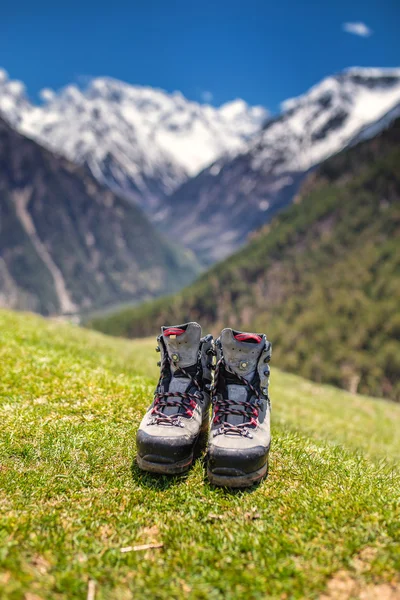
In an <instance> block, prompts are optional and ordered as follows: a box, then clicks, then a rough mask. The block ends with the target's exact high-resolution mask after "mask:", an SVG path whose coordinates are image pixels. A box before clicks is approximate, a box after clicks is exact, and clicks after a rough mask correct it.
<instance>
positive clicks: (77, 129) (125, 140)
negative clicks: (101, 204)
mask: <svg viewBox="0 0 400 600" xmlns="http://www.w3.org/2000/svg"><path fill="white" fill-rule="evenodd" d="M42 99H43V100H44V104H43V105H41V106H34V105H32V104H30V103H29V101H28V100H27V98H26V96H25V91H24V86H23V84H21V82H17V81H10V80H8V78H7V75H6V73H5V72H4V71H2V72H1V74H0V112H1V113H2V114H3V115H4V116H5V117H6V119H7V120H8V121H9V122H10V123H11V124H12V125H14V126H16V127H17V128H18V129H19V130H20V131H21V132H22V133H24V134H25V135H28V136H29V137H32V138H34V139H36V140H37V141H39V142H40V143H42V144H43V145H45V146H47V147H48V148H50V149H52V150H54V151H56V152H58V153H60V154H62V155H64V156H66V157H67V158H69V159H70V160H72V161H74V162H76V163H78V164H83V163H86V164H87V165H88V166H89V167H90V169H91V171H92V172H93V174H94V175H95V177H96V178H97V179H98V180H100V181H101V182H103V183H106V184H107V185H109V187H111V188H112V189H114V190H116V191H118V192H123V193H124V195H127V196H130V197H132V198H133V199H134V200H135V201H137V202H138V203H139V204H140V205H141V206H142V207H143V208H144V209H145V210H147V211H148V212H154V209H155V208H156V207H158V205H159V203H160V201H161V200H162V199H163V198H164V196H165V195H166V194H170V193H171V192H173V191H174V190H175V189H176V188H177V187H178V186H179V185H180V184H181V183H182V182H184V181H185V180H186V179H187V178H188V177H190V176H193V175H195V174H196V173H198V172H199V171H200V170H201V169H203V168H204V167H206V166H207V165H208V164H210V163H211V162H213V161H214V160H215V159H216V158H218V157H219V156H221V155H222V154H232V153H237V152H238V151H240V150H241V149H243V148H244V144H245V143H246V142H248V141H249V140H250V139H251V137H252V136H253V135H254V134H255V133H256V132H258V131H259V130H260V129H261V127H262V125H263V124H264V123H265V121H266V118H267V111H266V110H265V109H264V108H262V107H257V106H256V107H250V106H248V105H247V104H246V103H245V102H244V101H243V100H235V101H233V102H230V103H228V104H225V105H223V106H221V107H220V108H214V107H212V106H210V105H207V104H198V103H196V102H190V101H189V100H187V99H186V98H185V97H184V96H183V95H182V94H181V93H179V92H175V93H173V94H168V93H166V92H164V91H162V90H157V89H153V88H148V87H139V86H132V85H129V84H127V83H123V82H121V81H117V80H114V79H110V78H96V79H93V80H92V81H91V82H90V83H89V84H88V86H87V88H86V89H84V90H81V89H79V88H78V87H76V86H75V85H69V86H67V87H66V88H64V89H63V90H61V91H60V92H59V93H55V92H53V91H52V90H49V89H45V90H42Z"/></svg>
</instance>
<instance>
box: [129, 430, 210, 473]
mask: <svg viewBox="0 0 400 600" xmlns="http://www.w3.org/2000/svg"><path fill="white" fill-rule="evenodd" d="M207 439H208V421H207V423H206V427H204V425H203V426H202V429H201V430H200V433H199V435H198V436H197V439H196V441H195V443H194V444H193V452H192V454H190V455H189V456H188V457H187V458H185V459H183V460H180V461H178V462H174V463H166V462H165V458H164V457H163V456H157V455H156V454H151V455H146V456H140V454H137V455H136V462H137V465H138V467H139V469H142V471H148V472H149V473H158V474H160V475H180V474H181V473H185V472H186V471H188V470H189V469H190V467H191V466H192V464H193V461H194V460H195V459H196V458H198V457H199V456H200V454H201V453H202V451H203V450H204V449H205V447H206V445H207Z"/></svg>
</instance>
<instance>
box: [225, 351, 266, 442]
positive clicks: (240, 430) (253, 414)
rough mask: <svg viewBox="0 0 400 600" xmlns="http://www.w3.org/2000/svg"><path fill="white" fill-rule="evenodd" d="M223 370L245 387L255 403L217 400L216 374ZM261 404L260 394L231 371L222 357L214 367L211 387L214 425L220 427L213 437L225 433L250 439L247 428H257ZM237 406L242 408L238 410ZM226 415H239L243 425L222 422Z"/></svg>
mask: <svg viewBox="0 0 400 600" xmlns="http://www.w3.org/2000/svg"><path fill="white" fill-rule="evenodd" d="M221 367H223V368H224V370H225V371H227V372H228V373H231V375H234V376H235V378H236V379H238V380H239V381H241V382H242V383H243V384H244V385H245V387H246V388H247V389H249V390H251V391H252V392H253V394H254V395H255V397H256V399H257V400H256V402H252V401H251V400H242V401H240V400H229V398H218V395H217V393H216V391H217V389H216V388H217V382H218V374H219V371H220V369H221ZM260 404H261V397H260V392H259V391H258V390H257V388H255V387H254V386H253V385H252V384H251V383H250V381H248V379H246V378H245V377H242V376H241V375H238V373H236V372H235V371H232V369H230V368H229V367H228V365H227V364H226V362H225V360H224V358H223V357H222V358H221V359H220V360H219V361H218V363H217V366H216V369H215V379H214V387H213V405H214V419H213V423H214V425H217V424H220V427H219V428H218V429H216V430H215V431H214V436H216V435H222V434H227V433H233V434H239V435H243V436H245V437H252V435H251V433H250V432H249V431H248V428H249V427H257V425H258V422H257V418H258V415H259V410H258V407H259V406H260ZM238 406H239V407H240V406H241V407H243V408H238ZM228 415H239V416H242V417H243V418H244V419H245V421H244V422H243V423H238V424H237V425H234V424H232V423H228V422H227V421H226V420H223V419H224V417H227V416H228Z"/></svg>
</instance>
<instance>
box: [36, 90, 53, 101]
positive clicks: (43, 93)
mask: <svg viewBox="0 0 400 600" xmlns="http://www.w3.org/2000/svg"><path fill="white" fill-rule="evenodd" d="M55 95H56V93H55V92H54V91H53V90H51V89H50V88H43V89H42V90H40V92H39V96H40V97H41V99H42V100H44V102H51V100H53V98H54V96H55Z"/></svg>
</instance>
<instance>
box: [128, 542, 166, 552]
mask: <svg viewBox="0 0 400 600" xmlns="http://www.w3.org/2000/svg"><path fill="white" fill-rule="evenodd" d="M163 546H164V544H163V543H162V542H161V543H159V544H141V545H140V546H127V547H126V548H121V552H138V551H139V550H150V549H151V548H162V547H163Z"/></svg>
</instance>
